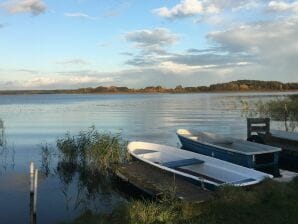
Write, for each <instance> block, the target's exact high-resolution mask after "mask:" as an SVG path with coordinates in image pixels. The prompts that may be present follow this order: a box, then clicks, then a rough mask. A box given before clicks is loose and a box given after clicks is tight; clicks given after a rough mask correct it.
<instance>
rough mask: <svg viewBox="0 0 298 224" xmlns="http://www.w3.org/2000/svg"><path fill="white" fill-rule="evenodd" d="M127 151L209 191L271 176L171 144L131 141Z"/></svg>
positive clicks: (241, 184)
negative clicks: (174, 146) (183, 149)
mask: <svg viewBox="0 0 298 224" xmlns="http://www.w3.org/2000/svg"><path fill="white" fill-rule="evenodd" d="M128 151H129V153H130V154H131V155H132V156H133V157H134V158H135V159H137V160H140V161H142V162H144V163H147V164H150V165H152V166H155V167H158V168H160V169H161V170H163V171H167V172H171V173H173V174H175V175H179V176H181V177H183V178H185V179H187V180H189V181H191V182H193V183H195V184H196V185H199V186H201V187H202V188H206V189H209V190H214V189H216V188H217V187H219V186H222V185H233V186H250V185H254V184H257V183H259V182H261V181H262V180H263V179H264V178H272V176H271V175H268V174H265V173H262V172H259V171H255V170H252V169H248V168H245V167H241V166H238V165H235V164H232V163H228V162H226V161H222V160H219V159H216V158H211V157H208V156H204V155H200V154H197V153H193V152H189V151H182V150H180V149H178V148H173V147H170V146H163V145H158V144H152V143H145V142H132V143H130V144H129V145H128Z"/></svg>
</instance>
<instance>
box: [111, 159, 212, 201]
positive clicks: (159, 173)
mask: <svg viewBox="0 0 298 224" xmlns="http://www.w3.org/2000/svg"><path fill="white" fill-rule="evenodd" d="M117 175H118V176H119V177H120V178H121V179H122V180H125V181H127V182H129V183H131V184H132V185H134V186H136V187H137V188H139V189H141V190H143V191H144V192H146V193H149V194H151V195H152V196H158V195H160V194H163V193H165V192H166V191H168V190H169V189H170V188H172V189H173V188H175V196H176V197H177V198H180V199H182V200H185V201H188V202H204V201H206V200H209V199H210V198H211V197H212V194H213V193H212V192H211V191H208V190H205V189H202V188H201V187H200V186H198V185H195V184H193V183H191V182H190V181H187V180H185V179H184V178H182V177H180V176H179V175H173V174H171V173H169V172H167V171H163V170H161V169H158V168H156V167H153V166H150V165H148V164H145V163H143V162H140V161H133V162H130V163H129V164H126V165H123V166H121V167H120V168H119V170H118V172H117Z"/></svg>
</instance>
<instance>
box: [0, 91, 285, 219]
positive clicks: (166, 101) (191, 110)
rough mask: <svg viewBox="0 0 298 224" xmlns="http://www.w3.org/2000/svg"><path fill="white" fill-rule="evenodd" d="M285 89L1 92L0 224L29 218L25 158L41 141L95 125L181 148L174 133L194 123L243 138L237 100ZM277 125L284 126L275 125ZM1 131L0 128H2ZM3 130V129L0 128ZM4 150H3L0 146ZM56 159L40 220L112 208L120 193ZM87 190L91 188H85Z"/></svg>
mask: <svg viewBox="0 0 298 224" xmlns="http://www.w3.org/2000/svg"><path fill="white" fill-rule="evenodd" d="M283 96H284V94H282V93H241V94H240V93H238V94H235V93H233V94H232V93H225V94H175V95H173V94H152V95H151V94H146V95H141V94H138V95H19V96H0V118H1V119H2V120H3V121H4V127H5V140H6V142H7V149H5V150H3V149H2V150H1V154H0V223H1V224H4V223H28V222H29V174H28V173H29V163H30V161H34V162H35V164H36V165H37V166H38V167H40V166H41V146H42V145H45V144H47V145H48V146H49V147H50V148H52V149H55V142H56V139H57V138H58V137H61V136H63V135H64V134H65V133H66V132H69V133H71V134H76V133H78V132H79V131H80V130H86V129H88V127H91V126H93V125H94V126H95V127H96V128H97V129H99V130H101V131H104V132H111V133H119V134H121V135H122V137H123V138H124V139H127V140H144V141H151V142H155V143H162V144H168V145H172V146H178V145H179V143H178V139H177V137H176V135H175V131H176V129H178V128H191V129H198V130H203V131H210V132H216V133H221V134H226V135H231V136H234V137H238V138H245V137H246V117H245V116H246V115H247V113H248V112H253V109H251V110H249V111H246V110H245V108H244V106H243V103H241V101H242V102H243V101H247V102H257V101H259V100H262V101H267V100H270V99H273V98H276V97H283ZM272 125H273V126H274V127H275V128H277V129H282V128H283V124H282V123H279V122H273V123H272ZM0 128H1V127H0ZM0 131H1V130H0ZM0 149H1V148H0ZM57 162H58V158H57V157H55V156H53V157H52V159H51V161H50V163H51V174H50V175H48V176H45V175H40V176H41V178H40V181H39V190H38V205H37V211H38V213H37V221H38V223H43V224H47V223H59V222H61V221H65V220H72V219H73V218H75V217H77V216H78V215H80V214H81V213H82V212H84V211H85V210H86V209H90V210H92V211H96V212H102V213H109V212H110V211H111V210H112V209H113V208H114V207H115V206H117V205H118V204H119V203H121V202H122V201H125V200H126V199H125V197H124V196H123V194H122V193H121V192H119V191H118V190H115V189H110V187H109V186H107V184H106V183H105V180H104V177H100V176H99V177H98V178H99V179H100V180H99V181H98V182H99V183H98V185H96V189H95V191H92V190H94V189H93V188H92V189H90V186H89V187H88V186H85V185H82V180H81V179H80V178H81V177H80V176H79V175H78V174H75V175H74V176H73V177H72V178H71V179H70V180H68V179H67V180H65V179H64V178H63V175H61V173H59V171H57V169H56V168H57ZM90 191H91V192H90Z"/></svg>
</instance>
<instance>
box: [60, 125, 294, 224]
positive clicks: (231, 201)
mask: <svg viewBox="0 0 298 224" xmlns="http://www.w3.org/2000/svg"><path fill="white" fill-rule="evenodd" d="M57 148H58V150H59V152H60V153H61V158H60V159H61V161H60V163H59V164H58V173H59V174H60V175H61V177H62V179H63V180H64V181H66V184H67V183H68V184H69V181H71V180H72V178H73V176H74V173H75V172H76V170H77V171H78V172H80V178H79V179H80V180H81V181H82V183H81V184H82V186H85V185H86V186H87V189H89V190H90V192H89V194H88V195H89V197H90V195H93V196H95V197H96V195H97V194H96V192H97V191H98V190H97V188H98V187H99V186H98V183H97V182H98V180H99V179H101V180H103V179H105V182H106V183H107V182H109V181H108V179H109V177H111V176H110V174H111V173H110V172H106V171H107V169H109V170H110V171H112V172H113V170H114V168H115V165H116V167H117V166H118V165H120V164H123V163H125V162H127V158H128V157H127V154H126V153H124V151H125V150H126V142H125V141H124V140H123V139H122V138H121V137H120V136H118V135H111V134H106V133H100V132H98V131H97V130H96V129H95V127H91V128H90V129H89V130H87V131H81V132H80V133H79V134H78V135H74V136H71V135H70V134H66V135H65V136H64V137H62V138H59V139H58V140H57ZM67 164H72V166H70V167H71V169H70V168H69V165H67ZM74 167H76V168H75V169H74ZM69 171H71V172H69ZM82 171H84V172H82ZM96 173H97V175H95V174H96ZM91 174H92V175H91ZM109 184H111V186H112V184H113V182H112V181H111V182H109ZM107 189H108V188H107ZM82 192H83V191H82ZM90 193H91V194H90ZM172 193H173V192H169V194H168V195H167V194H165V195H164V196H163V197H161V198H160V199H145V198H133V197H131V198H127V200H125V201H123V202H122V203H120V204H119V205H118V206H116V207H115V208H114V209H113V210H112V211H110V212H107V213H100V212H94V211H91V210H86V211H83V213H82V214H81V215H79V216H78V217H77V218H75V219H74V220H72V221H65V222H61V224H62V223H63V224H83V223H84V224H88V223H90V224H91V223H92V224H97V223H98V224H99V223H111V224H113V223H127V224H145V223H146V224H147V223H152V224H153V223H165V224H166V223H173V224H174V223H177V224H178V223H189V224H191V223H198V224H199V223H202V224H203V223H208V224H216V223H223V224H225V223H235V224H236V223H245V224H246V223H247V224H249V223H262V224H264V223H268V224H269V223H270V224H275V223H279V224H280V223H288V224H289V223H296V222H297V212H298V206H297V200H298V178H295V179H294V180H293V181H291V182H289V183H280V182H276V181H273V180H265V181H264V182H263V183H260V184H258V185H256V186H254V187H250V188H237V187H232V186H225V187H222V188H219V189H218V190H216V191H215V195H214V198H212V199H211V200H209V201H206V202H204V203H201V204H198V203H188V202H184V201H181V200H178V199H175V198H174V197H173V195H174V194H172Z"/></svg>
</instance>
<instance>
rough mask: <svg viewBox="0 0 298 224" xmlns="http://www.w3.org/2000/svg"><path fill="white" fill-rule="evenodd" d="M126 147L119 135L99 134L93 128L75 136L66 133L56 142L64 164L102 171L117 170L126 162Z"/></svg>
mask: <svg viewBox="0 0 298 224" xmlns="http://www.w3.org/2000/svg"><path fill="white" fill-rule="evenodd" d="M126 145H127V142H125V141H123V140H122V138H121V137H120V136H119V135H113V134H110V133H100V132H98V131H97V130H96V129H95V127H91V128H90V129H88V130H86V131H81V132H80V133H79V134H78V135H77V136H71V135H70V134H69V133H68V134H66V135H65V136H64V137H62V138H59V139H58V140H57V148H58V150H59V152H60V153H61V157H62V160H63V161H64V162H68V163H72V164H78V165H79V166H82V167H86V166H88V167H89V168H90V169H99V170H102V171H104V170H108V169H112V170H114V169H117V167H118V165H119V164H122V163H124V162H126V161H127V160H128V154H127V151H126Z"/></svg>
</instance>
